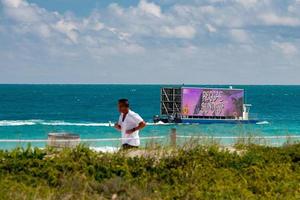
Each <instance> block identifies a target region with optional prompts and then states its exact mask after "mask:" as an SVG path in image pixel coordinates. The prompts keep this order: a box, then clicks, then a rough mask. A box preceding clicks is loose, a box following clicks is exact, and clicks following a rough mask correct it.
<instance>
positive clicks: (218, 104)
mask: <svg viewBox="0 0 300 200" xmlns="http://www.w3.org/2000/svg"><path fill="white" fill-rule="evenodd" d="M181 103H182V104H181V105H182V109H181V112H182V115H183V116H203V117H210V116H217V117H241V116H242V114H243V103H244V90H235V89H205V88H182V102H181Z"/></svg>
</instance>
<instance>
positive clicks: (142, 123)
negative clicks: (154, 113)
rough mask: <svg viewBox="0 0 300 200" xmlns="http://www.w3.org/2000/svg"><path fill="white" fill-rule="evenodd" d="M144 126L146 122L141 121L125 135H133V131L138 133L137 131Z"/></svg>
mask: <svg viewBox="0 0 300 200" xmlns="http://www.w3.org/2000/svg"><path fill="white" fill-rule="evenodd" d="M145 126H146V122H144V121H142V122H140V123H139V124H138V126H137V127H135V128H133V129H130V130H127V131H126V133H127V134H131V133H133V132H135V131H138V130H141V129H143V128H144V127H145Z"/></svg>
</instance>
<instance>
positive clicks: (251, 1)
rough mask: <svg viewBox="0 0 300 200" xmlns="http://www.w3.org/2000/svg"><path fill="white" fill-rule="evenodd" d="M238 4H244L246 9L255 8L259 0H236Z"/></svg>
mask: <svg viewBox="0 0 300 200" xmlns="http://www.w3.org/2000/svg"><path fill="white" fill-rule="evenodd" d="M236 2H237V3H240V4H242V5H243V6H244V7H246V8H251V7H255V5H256V4H257V3H258V0H236Z"/></svg>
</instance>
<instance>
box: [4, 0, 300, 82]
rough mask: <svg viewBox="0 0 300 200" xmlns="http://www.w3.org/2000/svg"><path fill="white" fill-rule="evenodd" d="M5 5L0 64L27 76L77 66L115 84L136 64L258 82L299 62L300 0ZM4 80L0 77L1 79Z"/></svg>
mask: <svg viewBox="0 0 300 200" xmlns="http://www.w3.org/2000/svg"><path fill="white" fill-rule="evenodd" d="M297 2H298V3H297ZM0 3H1V4H2V5H1V9H2V10H1V11H3V12H0V42H1V45H0V60H1V63H0V68H1V67H5V66H6V65H12V64H13V65H14V66H21V67H22V66H23V67H24V68H23V73H25V74H26V73H28V72H27V68H26V66H27V67H28V66H32V68H33V69H34V70H39V67H41V66H42V67H45V68H47V67H49V71H48V73H49V74H51V73H54V72H55V70H53V71H54V72H53V71H51V70H50V67H53V66H56V67H57V66H60V67H61V69H62V70H65V71H68V72H69V71H70V70H68V69H70V66H72V70H73V69H74V70H76V69H77V70H78V76H72V77H80V76H81V75H82V76H85V77H86V79H85V80H88V81H92V79H90V76H92V77H95V79H93V81H95V80H97V79H96V78H97V74H107V77H108V79H106V80H107V81H112V82H114V81H116V80H117V81H122V80H125V79H124V77H125V78H126V77H128V80H131V79H132V78H131V77H130V76H131V73H132V71H130V70H131V69H132V70H140V71H141V73H142V74H141V77H140V79H139V80H137V79H134V80H136V81H148V82H152V81H155V80H165V77H167V75H169V73H170V71H168V69H172V70H174V72H175V71H177V72H178V74H175V75H174V76H172V77H173V78H172V79H171V78H170V82H172V81H174V80H175V81H176V80H177V81H178V80H182V81H184V80H191V81H199V77H198V76H199V73H198V72H201V73H204V75H203V76H201V77H205V78H206V77H207V79H205V80H203V81H208V82H209V83H212V82H213V81H215V82H218V83H220V82H222V81H223V82H226V81H228V80H235V81H241V80H245V79H242V78H243V77H242V75H241V74H240V73H239V72H241V71H243V72H248V74H247V76H245V77H246V78H248V77H249V76H251V75H252V77H254V78H253V80H256V78H257V76H258V75H259V74H255V71H260V70H265V71H264V72H265V73H267V72H269V73H274V70H273V71H272V70H270V69H269V68H271V66H273V65H272V64H274V63H275V64H276V63H280V65H285V66H287V67H288V68H292V67H293V66H294V65H296V64H299V62H300V60H299V58H297V56H295V55H298V54H299V48H300V41H299V34H298V29H297V28H295V27H298V26H300V15H299V12H298V9H297V8H299V7H297V6H299V0H294V1H289V2H287V3H286V4H285V6H282V4H279V3H278V1H271V0H262V1H258V0H228V1H225V0H204V1H184V0H177V1H169V3H166V4H165V5H163V3H161V2H160V1H155V3H153V2H151V0H148V1H147V0H141V1H140V2H139V3H138V4H137V5H131V6H128V7H123V6H121V5H118V4H117V3H112V4H110V5H109V6H108V7H107V8H101V9H99V10H97V9H96V10H93V11H92V12H91V14H90V15H88V16H78V15H77V14H76V13H72V12H68V13H58V12H55V11H49V10H47V9H45V8H42V7H40V6H38V4H33V3H30V2H29V1H28V0H0ZM270 26H290V27H293V28H290V27H280V28H278V29H277V28H276V27H275V28H274V27H272V28H270ZM208 33H211V34H208ZM274 41H280V42H274ZM270 43H271V45H270ZM278 52H280V53H282V54H284V55H286V56H278ZM7 55H11V56H7ZM233 55H234V56H233ZM216 58H218V59H216ZM240 60H243V63H242V64H241V63H240ZM286 63H287V64H286ZM33 66H35V67H36V68H35V67H33ZM121 66H122V67H121ZM182 66H186V69H184V70H183V67H182ZM225 66H226V67H225ZM268 67H269V68H268ZM124 68H126V69H127V71H124V70H123V69H124ZM251 68H255V69H256V70H252V69H251ZM248 69H251V70H248ZM34 70H33V71H34ZM122 70H123V71H122ZM157 70H160V74H159V75H157V74H155V73H154V72H155V71H157ZM56 71H59V70H56ZM89 72H90V73H89ZM116 72H121V73H123V74H125V75H122V76H121V75H119V73H116ZM216 72H218V73H216ZM223 72H229V73H223ZM183 73H187V74H186V76H184V77H182V74H183ZM299 73H300V72H299ZM59 74H63V73H59ZM59 74H56V76H54V74H52V78H53V77H59V76H60V75H59ZM224 74H225V75H224ZM293 74H294V73H293ZM73 75H74V74H73ZM20 76H22V74H21V73H20ZM28 76H30V74H29V75H28ZM99 76H100V75H99ZM5 77H6V76H5V75H1V74H0V79H1V80H2V78H5ZM236 77H238V78H241V79H238V78H236ZM183 79H184V80H183ZM1 80H0V81H1ZM126 80H127V79H126ZM216 80H217V81H216ZM262 80H264V79H263V77H262ZM274 80H276V79H275V78H274ZM295 80H296V79H295ZM297 80H298V79H297ZM101 81H102V79H101ZM219 81H220V82H219ZM197 83H198V82H197ZM254 83H256V81H255V82H254Z"/></svg>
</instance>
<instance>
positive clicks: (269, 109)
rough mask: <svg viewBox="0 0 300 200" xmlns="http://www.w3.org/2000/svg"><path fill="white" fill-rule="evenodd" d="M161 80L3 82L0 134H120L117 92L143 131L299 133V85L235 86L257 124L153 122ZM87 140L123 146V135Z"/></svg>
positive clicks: (12, 144) (4, 137) (10, 145)
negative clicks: (134, 82)
mask: <svg viewBox="0 0 300 200" xmlns="http://www.w3.org/2000/svg"><path fill="white" fill-rule="evenodd" d="M162 86H165V85H0V140H9V139H12V140H13V139H32V140H34V139H47V135H48V133H49V132H69V133H75V134H79V135H80V137H81V138H83V139H95V138H97V139H100V138H118V137H120V133H119V132H118V131H116V130H115V129H114V128H113V127H111V126H109V123H110V122H111V123H114V122H115V121H116V120H117V119H118V116H119V113H118V111H117V100H118V99H119V98H128V99H129V101H130V104H131V108H132V110H134V111H135V112H137V113H139V114H140V115H141V116H142V117H143V118H144V120H145V121H147V122H148V126H147V127H146V128H145V129H144V130H142V131H141V132H140V135H141V136H143V137H148V136H168V135H169V133H170V130H171V129H172V128H176V129H177V133H178V134H179V135H184V136H186V135H193V136H215V137H217V136H218V137H219V136H220V137H223V136H226V137H230V136H241V135H242V136H245V135H246V136H281V135H282V136H286V135H299V136H300V86H269V85H268V86H267V85H261V86H248V85H240V86H239V85H235V86H233V87H234V88H239V89H245V99H246V103H250V104H252V108H251V114H250V116H254V117H255V118H258V119H259V120H260V122H259V123H257V124H244V125H243V124H236V125H233V124H211V125H204V124H199V125H195V124H192V125H174V124H173V125H172V124H169V125H155V124H153V123H152V118H153V116H154V115H156V114H159V109H160V102H159V101H160V88H161V87H162ZM194 86H195V85H194ZM198 86H201V87H210V88H211V87H217V88H227V87H229V86H228V85H215V86H214V85H209V86H206V85H198ZM20 145H21V146H24V145H26V144H24V143H20V142H10V143H6V142H0V148H2V149H7V148H13V147H16V146H20ZM88 145H90V146H96V147H104V146H108V147H111V146H119V141H105V142H90V143H89V144H88ZM32 146H38V147H44V146H45V143H43V142H39V143H32Z"/></svg>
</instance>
